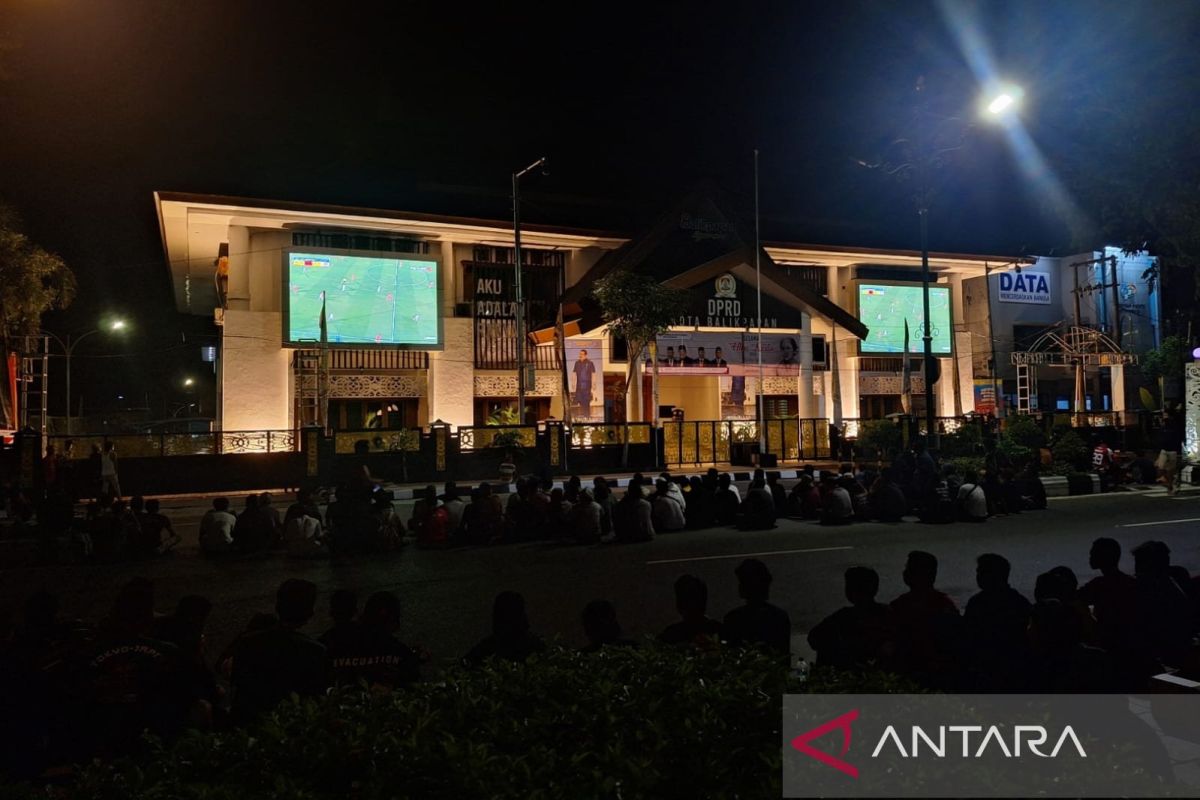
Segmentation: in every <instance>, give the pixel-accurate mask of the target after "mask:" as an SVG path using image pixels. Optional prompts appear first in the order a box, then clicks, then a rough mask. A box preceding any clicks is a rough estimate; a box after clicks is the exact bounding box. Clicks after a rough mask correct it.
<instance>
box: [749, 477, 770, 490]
mask: <svg viewBox="0 0 1200 800" xmlns="http://www.w3.org/2000/svg"><path fill="white" fill-rule="evenodd" d="M750 488H751V489H765V488H767V483H766V481H764V480H763V479H762V478H755V479H754V481H753V482H751V484H750Z"/></svg>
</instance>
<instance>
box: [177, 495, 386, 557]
mask: <svg viewBox="0 0 1200 800" xmlns="http://www.w3.org/2000/svg"><path fill="white" fill-rule="evenodd" d="M229 506H230V504H229V498H227V497H218V498H215V499H214V500H213V503H212V508H210V509H209V510H208V511H206V512H205V514H204V516H203V517H202V518H201V520H200V535H199V543H200V550H201V552H202V553H203V554H204V555H206V556H209V557H215V558H220V557H226V556H231V555H235V554H241V555H264V554H267V553H269V552H271V551H276V550H284V551H286V552H287V554H288V555H290V556H295V557H298V558H320V557H331V556H332V557H339V556H344V555H349V554H354V553H378V552H384V551H388V550H393V549H396V548H398V547H400V546H401V545H402V544H403V530H404V529H403V524H402V523H401V521H400V517H399V515H398V514H397V513H396V509H395V506H394V505H393V503H392V494H391V493H390V492H385V491H378V490H367V491H362V490H360V489H358V488H357V487H354V486H351V485H350V484H349V483H341V484H339V485H338V488H337V493H336V495H335V497H334V499H333V501H332V502H330V503H329V505H328V507H327V508H326V509H325V513H324V514H322V513H321V509H320V506H319V505H318V504H317V503H316V501H315V499H314V498H313V496H312V494H311V493H310V492H309V491H307V490H304V489H301V490H300V491H299V492H297V493H296V499H295V502H293V503H292V504H291V505H290V506H289V507H288V509H287V511H286V512H285V513H284V515H283V517H282V518H281V517H280V516H279V512H278V511H277V510H276V509H275V508H274V507H273V506H272V505H271V496H270V495H269V494H267V493H266V492H263V493H262V494H257V495H248V496H247V497H246V499H245V507H244V508H243V509H242V511H241V513H240V514H234V512H233V511H231V510H230V507H229Z"/></svg>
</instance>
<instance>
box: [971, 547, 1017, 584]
mask: <svg viewBox="0 0 1200 800" xmlns="http://www.w3.org/2000/svg"><path fill="white" fill-rule="evenodd" d="M1011 571H1012V564H1009V563H1008V559H1007V558H1005V557H1004V556H1000V555H996V554H995V553H984V554H983V555H981V556H980V557H979V558H977V559H976V560H975V583H977V584H978V585H979V588H980V589H983V590H984V591H988V590H989V589H1003V588H1005V587H1006V586H1008V576H1009V573H1010V572H1011Z"/></svg>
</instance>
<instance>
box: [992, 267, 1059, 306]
mask: <svg viewBox="0 0 1200 800" xmlns="http://www.w3.org/2000/svg"><path fill="white" fill-rule="evenodd" d="M997 278H998V279H999V284H1000V295H999V296H1000V302H1001V303H1031V304H1034V305H1039V306H1048V305H1050V300H1051V298H1050V275H1049V273H1046V272H1030V271H1029V270H1025V271H1024V272H1001V273H1000V274H999V275H998V276H997Z"/></svg>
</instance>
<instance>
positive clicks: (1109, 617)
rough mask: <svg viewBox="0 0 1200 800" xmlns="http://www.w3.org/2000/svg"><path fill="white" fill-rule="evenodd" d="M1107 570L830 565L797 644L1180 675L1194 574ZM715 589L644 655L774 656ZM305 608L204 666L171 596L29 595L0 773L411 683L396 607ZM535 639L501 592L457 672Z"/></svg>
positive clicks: (294, 596) (1005, 667)
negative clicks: (947, 578) (711, 600)
mask: <svg viewBox="0 0 1200 800" xmlns="http://www.w3.org/2000/svg"><path fill="white" fill-rule="evenodd" d="M578 491H579V493H580V494H582V493H583V490H582V489H579V490H578ZM564 493H565V492H564ZM643 500H644V498H643ZM296 513H297V514H300V513H301V512H299V511H298V512H296ZM1120 562H1121V547H1120V545H1119V544H1118V543H1117V542H1116V541H1115V540H1112V539H1108V538H1101V539H1097V540H1096V541H1095V542H1094V544H1093V545H1092V549H1091V553H1090V559H1089V564H1090V566H1091V567H1092V568H1093V569H1095V570H1097V571H1098V573H1099V574H1098V575H1097V576H1096V577H1095V578H1092V579H1091V580H1089V581H1087V582H1086V583H1084V585H1083V586H1079V582H1078V580H1077V578H1076V576H1075V573H1074V572H1073V571H1072V570H1071V569H1070V568H1068V567H1066V566H1058V567H1055V568H1053V569H1051V570H1048V571H1047V572H1045V573H1043V574H1041V575H1039V576H1037V580H1036V583H1035V588H1034V593H1033V597H1032V598H1027V597H1025V596H1023V595H1022V594H1021V593H1020V592H1018V591H1017V590H1016V589H1015V588H1013V586H1012V585H1011V584H1010V571H1011V567H1010V564H1009V562H1008V561H1007V560H1006V559H1005V558H1004V557H1003V556H1000V555H998V554H994V553H985V554H983V555H980V556H979V557H978V559H977V568H976V583H977V585H978V588H979V591H978V592H977V593H976V594H974V595H973V596H972V597H971V598H970V599H969V600H968V601H967V603H966V604H965V606H964V607H963V608H962V609H961V610H960V608H959V607H958V606H957V604H956V603H955V602H954V600H953V599H952V598H951V597H949V596H948V595H947V594H945V593H944V592H942V591H940V590H939V589H938V588H937V577H938V561H937V558H936V557H935V556H934V555H933V554H931V553H928V552H923V551H913V552H911V553H909V554H908V558H907V561H906V563H905V564H904V568H903V573H902V577H903V581H904V584H905V586H906V587H907V589H906V591H905V592H903V593H902V594H901V595H899V596H898V597H896V598H894V599H892V600H891V602H889V603H882V602H879V601H878V600H877V595H878V592H879V585H880V581H879V575H878V573H877V572H876V571H875V570H874V569H871V568H868V567H864V566H855V567H851V568H850V569H848V570H847V571H846V573H845V581H844V585H845V596H846V600H847V601H848V603H849V605H847V606H846V607H844V608H842V609H840V610H837V611H834V612H833V613H832V614H830V615H829V616H827V617H826V618H825V619H824V620H822V621H821V622H820V623H818V624H817V625H815V626H814V627H813V628H812V630H811V631H809V632H808V642H809V644H810V645H811V647H812V649H813V650H814V651H815V652H816V659H817V664H818V666H819V667H829V668H835V669H847V670H862V669H873V668H881V669H883V670H886V671H889V672H893V673H896V674H898V675H901V676H904V677H906V678H908V679H910V680H912V681H914V682H915V683H917V684H919V685H921V686H924V687H927V688H930V689H935V690H956V691H978V692H1011V691H1029V692H1051V693H1054V692H1127V691H1136V690H1141V689H1144V688H1145V687H1146V686H1147V685H1148V683H1149V681H1150V680H1151V678H1152V676H1154V675H1156V674H1158V673H1160V672H1162V671H1163V670H1167V669H1176V668H1177V669H1184V670H1196V669H1197V665H1198V664H1200V659H1198V657H1197V653H1198V647H1197V644H1196V641H1197V640H1196V636H1197V633H1200V613H1198V612H1200V580H1195V579H1192V578H1191V576H1190V575H1188V573H1187V571H1186V570H1184V569H1182V568H1181V567H1179V566H1178V565H1172V564H1171V559H1170V550H1169V549H1168V548H1167V546H1166V545H1165V544H1163V543H1162V542H1157V541H1150V542H1146V543H1144V544H1142V545H1140V546H1138V547H1136V548H1134V550H1133V572H1132V574H1128V573H1126V572H1123V571H1122V570H1121V566H1120ZM733 577H734V578H735V579H736V581H737V588H738V595H739V597H740V598H741V601H742V602H741V603H740V604H739V605H738V606H737V607H735V608H733V609H731V610H729V611H728V613H726V614H725V615H724V617H723V618H720V619H717V618H713V617H709V616H708V607H707V606H708V587H707V586H706V584H705V582H704V581H703V580H701V579H700V578H698V577H696V576H694V575H683V576H681V577H679V578H678V579H677V580H676V581H675V584H674V594H675V609H676V611H677V612H678V615H679V620H678V621H677V622H675V623H673V624H670V625H668V626H667V627H666V628H665V629H663V630H662V632H661V633H660V634H659V636H658V637H657V638H658V640H659V642H661V643H662V644H663V645H666V646H679V647H694V648H699V649H703V650H716V649H721V648H741V647H755V648H763V649H764V650H765V651H766V652H768V653H773V654H774V655H775V656H777V657H778V658H779V659H780V660H785V659H786V660H789V661H790V658H791V650H792V648H791V643H792V623H791V619H790V617H789V615H788V613H787V611H785V610H784V609H782V608H780V607H779V606H777V605H775V604H773V603H772V602H771V588H772V582H773V576H772V574H771V572H770V570H769V569H768V567H767V565H766V564H765V563H763V562H762V561H760V560H757V559H753V558H750V559H746V560H744V561H742V562H741V563H740V564H739V565H738V566H737V567H736V568H735V569H734V570H733ZM317 602H318V589H317V586H316V585H315V584H313V583H311V582H309V581H305V580H298V579H289V580H286V581H284V582H283V583H282V584H281V585H280V586H279V589H278V591H277V593H276V597H275V604H274V608H273V610H272V611H271V612H262V613H258V614H255V615H254V616H253V617H252V618H251V619H250V621H249V623H248V624H247V625H246V627H245V630H244V631H243V632H242V633H240V634H238V635H237V636H236V638H235V639H234V640H233V641H232V642H231V643H230V644H229V645H228V646H227V647H226V648H225V649H224V650H223V651H222V652H221V653H220V654H218V655H216V657H215V658H214V657H213V654H212V653H210V652H208V649H207V645H206V638H205V628H206V625H207V623H208V620H209V617H210V614H211V612H212V610H213V606H212V603H211V602H210V601H208V600H207V599H206V598H204V597H199V596H186V597H183V598H181V599H180V600H179V602H178V604H177V605H176V607H175V609H174V610H173V611H172V612H171V613H169V614H165V615H158V614H156V602H155V585H154V584H153V583H152V582H151V581H149V580H147V579H145V578H135V579H133V580H130V581H129V582H127V583H126V584H125V585H124V586H123V587H122V588H121V589H120V591H119V592H118V593H117V596H116V599H115V601H114V603H113V605H112V608H111V611H110V612H109V613H108V614H107V615H106V616H104V617H103V618H102V619H100V620H98V621H96V622H94V623H91V622H83V621H79V620H68V619H64V618H63V617H62V616H61V613H60V609H59V603H58V600H57V598H56V597H55V596H54V595H53V594H50V593H48V592H45V591H42V592H38V593H35V594H34V595H32V596H30V597H29V599H28V601H27V602H26V604H25V606H24V611H23V614H22V615H20V619H19V621H18V623H17V624H15V625H13V626H11V627H8V628H5V629H3V630H0V677H3V680H2V681H0V709H2V710H3V712H4V716H5V730H6V732H8V733H9V734H12V735H10V736H8V737H7V738H8V739H9V740H8V741H5V742H3V743H2V744H3V746H2V747H0V760H2V766H3V770H4V771H5V772H7V773H8V774H9V775H10V776H15V777H35V776H38V775H39V774H42V773H43V772H44V771H45V770H46V769H49V768H52V767H55V766H56V765H63V764H68V763H78V762H80V761H83V760H87V759H89V758H94V757H100V758H111V757H115V756H119V755H124V754H130V753H134V752H137V751H138V749H139V748H141V747H143V746H144V744H145V741H144V739H143V736H142V734H143V731H150V732H153V733H155V734H157V735H158V736H160V737H164V738H166V739H168V740H169V739H170V738H172V737H174V736H176V735H178V734H179V733H180V732H182V731H184V730H186V729H215V728H224V727H230V726H239V725H245V724H248V723H251V722H253V721H254V720H256V719H258V718H259V717H261V715H263V714H264V713H267V712H269V711H270V710H271V709H273V708H274V707H275V706H276V705H278V704H279V703H280V702H282V701H283V700H284V699H286V698H288V697H290V696H292V695H296V696H298V697H302V698H304V697H317V696H320V695H323V694H324V693H326V692H327V691H328V690H329V689H330V688H331V687H335V686H339V685H363V684H365V685H367V686H369V687H373V688H374V690H376V691H403V690H404V689H405V688H407V687H410V686H412V685H413V684H415V683H417V682H419V681H420V680H421V679H422V672H423V671H425V670H427V669H428V667H426V666H425V664H426V663H427V662H428V661H429V658H430V656H429V654H428V653H427V652H425V650H424V649H423V648H422V647H421V646H420V645H410V644H408V643H406V642H404V641H403V640H402V639H401V638H400V637H399V636H398V631H399V629H400V627H401V622H402V610H403V609H402V604H401V601H400V599H399V598H398V597H397V596H396V595H395V594H393V593H391V592H387V591H380V592H376V593H374V594H372V595H371V596H370V597H368V598H367V600H366V602H365V604H363V605H362V607H361V610H360V607H359V603H358V597H357V595H356V594H355V593H353V592H351V591H347V590H338V591H334V592H332V593H331V595H330V597H329V600H328V602H329V611H330V617H331V618H332V620H333V624H332V626H331V627H330V628H329V629H328V630H326V631H325V632H324V633H322V634H320V635H319V636H313V635H310V634H309V633H308V632H306V628H308V627H309V625H310V623H311V620H312V618H313V616H314V614H315V609H316V605H317ZM580 619H581V622H582V625H581V627H582V634H583V636H584V637H585V638H586V641H587V644H586V645H585V646H584V647H583V648H582V649H583V651H584V652H586V653H595V652H599V651H603V650H605V649H607V648H613V647H618V648H625V647H632V646H638V643H637V642H636V641H634V640H632V639H630V638H629V637H627V636H626V635H625V634H624V631H623V628H622V626H621V624H620V622H619V617H618V613H617V609H616V607H615V606H614V604H613V603H612V602H611V601H609V600H605V599H597V600H594V601H592V602H590V603H588V604H587V605H586V606H585V607H584V609H583V611H582V613H581V616H580ZM546 646H547V645H546V643H545V641H544V640H543V638H542V637H541V636H539V635H538V634H537V633H535V632H534V628H533V626H532V625H531V624H530V619H529V615H528V612H527V609H526V604H525V599H524V597H523V596H522V595H520V594H518V593H516V592H512V591H505V592H501V593H500V594H498V595H497V596H496V598H495V601H494V603H493V606H492V622H491V630H490V632H489V633H488V634H487V635H486V636H484V637H483V638H482V639H481V640H480V641H479V643H478V644H477V645H475V646H474V647H472V648H471V649H470V651H469V652H467V653H466V654H465V655H464V656H463V657H462V659H461V664H462V665H463V666H465V667H467V668H473V667H478V666H479V665H482V664H484V663H486V662H487V661H488V660H489V659H502V660H506V661H510V662H524V661H525V660H527V659H528V658H530V657H531V656H533V655H534V654H536V653H538V652H540V651H542V650H545V649H546Z"/></svg>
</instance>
